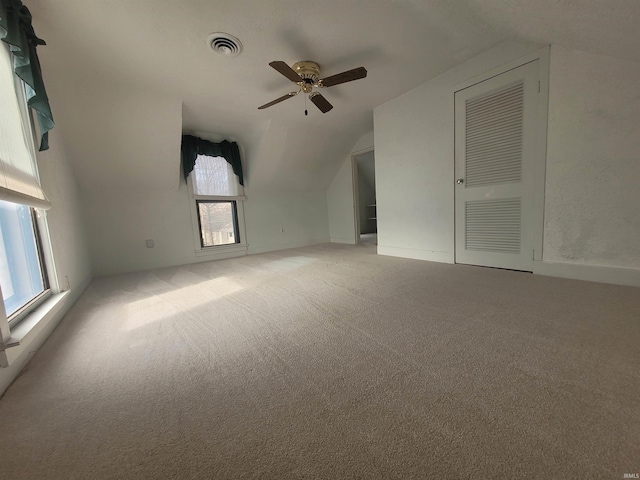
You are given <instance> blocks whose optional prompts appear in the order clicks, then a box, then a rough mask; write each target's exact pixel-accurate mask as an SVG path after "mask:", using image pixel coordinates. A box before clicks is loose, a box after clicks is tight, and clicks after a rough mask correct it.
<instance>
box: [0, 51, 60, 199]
mask: <svg viewBox="0 0 640 480" xmlns="http://www.w3.org/2000/svg"><path fill="white" fill-rule="evenodd" d="M22 99H23V94H22V82H21V81H19V80H18V81H17V82H16V77H15V74H14V73H13V66H12V62H11V53H10V52H9V48H8V47H7V46H6V45H5V44H3V43H0V112H1V114H0V199H2V200H6V201H8V202H13V203H18V204H21V205H28V206H31V207H36V208H44V209H46V208H49V207H50V206H51V204H50V203H49V200H48V199H47V197H46V195H45V194H44V192H43V191H42V188H41V187H40V182H39V179H38V171H37V169H36V165H35V158H34V153H33V151H32V149H31V148H30V147H29V144H30V143H32V142H31V130H30V123H29V122H28V120H27V118H25V117H26V115H27V112H26V106H22V105H21V103H24V102H23V100H22Z"/></svg>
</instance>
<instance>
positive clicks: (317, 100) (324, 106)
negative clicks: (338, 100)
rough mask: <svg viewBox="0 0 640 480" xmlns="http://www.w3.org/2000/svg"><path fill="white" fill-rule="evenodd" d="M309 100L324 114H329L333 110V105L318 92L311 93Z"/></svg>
mask: <svg viewBox="0 0 640 480" xmlns="http://www.w3.org/2000/svg"><path fill="white" fill-rule="evenodd" d="M309 100H311V101H312V102H313V103H314V105H315V106H316V107H318V108H319V109H320V111H321V112H322V113H327V112H328V111H329V110H331V109H332V108H333V105H331V104H330V103H329V101H328V100H327V99H326V98H324V97H323V96H322V95H321V94H319V93H318V92H313V93H311V94H310V95H309Z"/></svg>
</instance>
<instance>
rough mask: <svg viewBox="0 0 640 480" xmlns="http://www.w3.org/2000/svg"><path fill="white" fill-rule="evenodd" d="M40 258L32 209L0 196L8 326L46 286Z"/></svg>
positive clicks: (1, 275) (0, 277) (0, 258)
mask: <svg viewBox="0 0 640 480" xmlns="http://www.w3.org/2000/svg"><path fill="white" fill-rule="evenodd" d="M41 259H42V254H41V248H40V237H39V234H38V230H37V222H36V212H35V209H34V208H32V207H28V206H26V205H18V204H16V203H10V202H5V201H2V200H0V285H1V286H2V298H3V300H4V307H5V310H6V313H7V317H8V318H9V325H10V326H11V325H12V324H13V323H14V322H15V321H17V320H19V318H16V317H19V315H16V313H19V311H20V310H21V309H22V308H23V307H25V306H26V305H29V304H30V303H31V302H32V301H33V300H34V299H37V298H38V297H39V296H41V295H42V294H43V293H45V291H46V290H47V288H48V284H47V280H46V272H45V269H44V265H43V263H42V260H41Z"/></svg>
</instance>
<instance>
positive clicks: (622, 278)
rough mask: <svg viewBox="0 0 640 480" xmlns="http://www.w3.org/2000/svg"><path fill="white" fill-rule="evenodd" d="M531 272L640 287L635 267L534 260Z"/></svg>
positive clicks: (638, 270) (637, 270)
mask: <svg viewBox="0 0 640 480" xmlns="http://www.w3.org/2000/svg"><path fill="white" fill-rule="evenodd" d="M533 273H535V274H537V275H547V276H549V277H561V278H572V279H574V280H587V281H590V282H601V283H613V284H616V285H629V286H632V287H640V269H637V268H624V267H604V266H601V265H583V264H577V263H554V262H540V261H534V262H533Z"/></svg>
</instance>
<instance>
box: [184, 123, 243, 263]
mask: <svg viewBox="0 0 640 480" xmlns="http://www.w3.org/2000/svg"><path fill="white" fill-rule="evenodd" d="M182 162H183V171H184V174H185V178H186V180H187V184H188V185H189V195H190V198H191V214H192V223H193V233H194V245H195V253H196V255H208V256H213V257H230V256H236V255H244V254H246V251H247V240H246V230H245V226H244V200H245V196H244V186H243V183H244V181H243V174H242V164H241V161H240V153H239V148H238V146H237V144H236V143H231V142H226V141H224V142H221V143H213V142H209V141H207V140H202V139H200V138H197V137H192V136H190V135H184V136H183V139H182Z"/></svg>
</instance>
